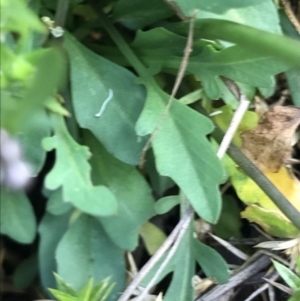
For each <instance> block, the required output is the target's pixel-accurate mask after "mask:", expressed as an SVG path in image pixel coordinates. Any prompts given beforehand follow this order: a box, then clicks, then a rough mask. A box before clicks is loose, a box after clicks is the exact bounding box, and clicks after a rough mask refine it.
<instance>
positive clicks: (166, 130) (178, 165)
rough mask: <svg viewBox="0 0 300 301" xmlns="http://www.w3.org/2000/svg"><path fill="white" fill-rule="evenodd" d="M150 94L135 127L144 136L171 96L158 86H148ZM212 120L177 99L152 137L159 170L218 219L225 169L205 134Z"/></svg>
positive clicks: (199, 208)
mask: <svg viewBox="0 0 300 301" xmlns="http://www.w3.org/2000/svg"><path fill="white" fill-rule="evenodd" d="M147 90H148V95H147V102H146V105H145V107H144V110H143V112H142V114H141V116H140V118H139V120H138V122H137V125H136V130H137V133H138V134H139V135H141V136H144V135H148V134H150V133H152V132H153V130H154V128H155V126H156V124H157V122H158V121H159V119H160V117H161V114H162V112H163V110H164V108H165V106H166V103H167V101H168V98H169V96H168V95H167V94H165V93H164V92H163V91H162V90H160V89H159V88H158V87H157V86H150V85H148V86H147ZM212 130H213V124H212V122H211V121H210V120H209V119H208V118H206V117H204V116H202V115H201V114H199V113H197V112H196V111H194V110H192V109H190V108H189V107H186V106H184V105H182V104H180V103H179V102H177V100H175V101H174V102H173V105H172V106H171V109H170V111H169V113H168V115H167V116H166V118H165V120H164V121H163V123H162V124H161V126H160V128H159V130H158V131H157V134H156V136H155V138H154V139H153V144H152V146H153V150H154V155H155V158H156V166H157V170H158V172H159V173H160V174H161V175H163V176H168V177H170V178H172V179H173V180H174V182H175V183H176V184H177V185H178V186H179V187H180V189H182V191H183V193H184V194H185V195H186V196H187V198H188V199H189V201H190V202H191V204H192V206H193V207H194V209H195V211H196V212H197V213H198V214H199V215H200V216H201V217H202V218H203V219H204V220H206V221H208V222H211V223H214V222H216V221H217V219H218V217H219V214H220V209H221V200H220V194H219V191H218V185H219V183H220V182H221V179H222V176H223V169H222V165H221V163H220V161H219V160H218V158H217V156H216V155H215V154H214V152H213V150H212V148H211V145H210V144H209V142H208V140H207V138H206V135H207V134H208V133H210V132H211V131H212Z"/></svg>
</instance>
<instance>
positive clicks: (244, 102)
mask: <svg viewBox="0 0 300 301" xmlns="http://www.w3.org/2000/svg"><path fill="white" fill-rule="evenodd" d="M223 81H224V83H225V85H226V86H227V88H228V89H229V90H230V91H231V92H232V94H233V95H234V96H235V97H236V98H237V99H238V100H239V106H238V108H237V110H236V111H235V113H234V115H233V117H232V120H231V122H230V125H229V127H228V130H227V131H226V133H225V135H224V137H223V140H222V142H221V144H220V147H219V149H218V152H217V156H218V157H219V158H223V156H224V155H225V153H226V151H227V149H228V147H229V145H230V143H231V141H232V139H233V136H234V135H235V133H236V131H237V129H238V127H239V125H240V123H241V121H242V119H243V117H244V115H245V113H246V111H247V109H248V107H249V105H250V101H249V100H248V99H247V97H246V96H245V95H244V94H243V93H242V92H241V90H240V89H239V88H238V86H237V85H236V84H235V83H234V82H233V81H231V80H229V79H227V78H223Z"/></svg>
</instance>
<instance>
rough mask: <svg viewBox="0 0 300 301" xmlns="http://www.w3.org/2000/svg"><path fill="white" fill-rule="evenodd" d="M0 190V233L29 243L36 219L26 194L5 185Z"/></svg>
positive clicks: (31, 239)
mask: <svg viewBox="0 0 300 301" xmlns="http://www.w3.org/2000/svg"><path fill="white" fill-rule="evenodd" d="M0 190H1V191H0V208H1V210H0V214H1V219H0V231H1V233H2V234H6V235H8V236H9V237H10V238H12V239H14V240H16V241H18V242H20V243H23V244H28V243H31V242H32V241H33V240H34V238H35V234H36V220H35V215H34V212H33V209H32V206H31V204H30V202H29V200H28V198H27V196H26V194H25V193H24V192H23V191H11V190H9V189H8V188H6V187H1V189H0Z"/></svg>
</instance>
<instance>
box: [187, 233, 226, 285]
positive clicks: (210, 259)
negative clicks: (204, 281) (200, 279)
mask: <svg viewBox="0 0 300 301" xmlns="http://www.w3.org/2000/svg"><path fill="white" fill-rule="evenodd" d="M193 247H194V256H195V259H196V261H197V262H198V264H199V265H200V266H201V268H202V270H203V272H204V273H205V275H206V277H214V278H216V279H217V281H218V283H220V284H223V283H226V282H227V281H228V279H229V269H228V266H227V263H226V261H225V260H224V259H223V258H222V256H221V255H220V254H219V253H218V252H216V251H215V250H214V249H212V248H211V247H209V246H207V245H205V244H203V243H201V242H200V241H198V240H196V239H194V242H193Z"/></svg>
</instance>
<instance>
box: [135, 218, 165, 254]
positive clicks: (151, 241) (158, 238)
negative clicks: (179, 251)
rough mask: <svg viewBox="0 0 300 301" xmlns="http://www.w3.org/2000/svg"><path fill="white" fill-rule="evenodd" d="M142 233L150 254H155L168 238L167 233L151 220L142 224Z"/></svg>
mask: <svg viewBox="0 0 300 301" xmlns="http://www.w3.org/2000/svg"><path fill="white" fill-rule="evenodd" d="M140 234H141V237H142V238H143V241H144V244H145V247H146V249H147V251H148V253H149V254H150V255H153V254H154V253H155V252H156V251H157V250H158V249H159V247H160V246H161V245H162V244H163V242H164V241H165V239H166V234H165V233H164V232H163V231H162V230H161V229H159V228H158V227H157V226H155V225H154V224H152V223H150V222H147V223H145V224H144V225H142V227H141V230H140Z"/></svg>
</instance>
